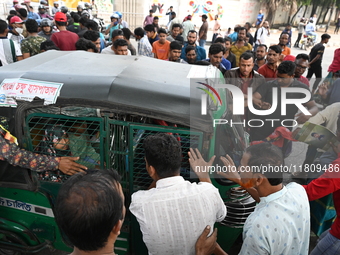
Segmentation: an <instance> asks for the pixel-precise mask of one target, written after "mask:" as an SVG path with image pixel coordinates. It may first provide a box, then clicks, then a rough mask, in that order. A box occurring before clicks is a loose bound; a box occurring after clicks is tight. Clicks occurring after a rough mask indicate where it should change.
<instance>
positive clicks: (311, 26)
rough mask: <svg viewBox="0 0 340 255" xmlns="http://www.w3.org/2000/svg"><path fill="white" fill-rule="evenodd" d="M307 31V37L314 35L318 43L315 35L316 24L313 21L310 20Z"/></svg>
mask: <svg viewBox="0 0 340 255" xmlns="http://www.w3.org/2000/svg"><path fill="white" fill-rule="evenodd" d="M305 31H306V34H307V35H312V36H313V37H314V42H316V37H317V33H315V24H314V21H313V20H312V19H310V20H309V23H308V24H307V25H306V28H305Z"/></svg>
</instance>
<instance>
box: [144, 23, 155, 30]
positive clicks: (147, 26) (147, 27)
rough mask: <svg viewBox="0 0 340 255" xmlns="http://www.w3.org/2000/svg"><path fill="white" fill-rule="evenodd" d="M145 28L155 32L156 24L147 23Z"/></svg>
mask: <svg viewBox="0 0 340 255" xmlns="http://www.w3.org/2000/svg"><path fill="white" fill-rule="evenodd" d="M144 30H145V31H147V32H155V26H154V25H152V24H149V25H146V26H145V27H144Z"/></svg>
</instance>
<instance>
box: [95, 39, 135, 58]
mask: <svg viewBox="0 0 340 255" xmlns="http://www.w3.org/2000/svg"><path fill="white" fill-rule="evenodd" d="M101 54H111V55H129V56H131V52H130V51H129V50H128V43H127V41H126V40H124V39H118V40H115V41H114V43H113V44H112V46H108V47H106V48H105V49H103V50H102V52H101Z"/></svg>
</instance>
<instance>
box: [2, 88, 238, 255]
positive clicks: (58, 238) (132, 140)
mask: <svg viewBox="0 0 340 255" xmlns="http://www.w3.org/2000/svg"><path fill="white" fill-rule="evenodd" d="M219 94H220V96H221V97H222V98H226V91H225V90H223V89H220V90H219ZM226 110H227V106H226V101H225V100H224V101H223V104H222V105H221V106H219V107H218V108H217V110H216V111H214V112H213V117H214V118H216V119H218V118H221V117H222V116H223V115H224V114H225V112H226ZM51 120H53V121H54V122H56V123H62V124H63V125H66V126H67V127H68V128H69V129H68V131H67V132H68V133H70V132H73V131H72V127H73V128H74V126H75V125H76V124H77V123H78V124H79V123H85V124H87V130H86V132H87V134H88V135H90V134H91V135H93V134H97V133H98V143H97V144H96V145H94V144H92V143H91V145H90V146H93V147H95V149H96V150H97V151H98V152H99V153H100V167H101V168H105V167H107V168H109V167H110V168H113V169H116V170H117V171H118V172H119V174H120V175H121V176H122V181H121V184H122V188H123V192H124V194H125V198H126V206H127V207H128V206H129V204H130V199H131V195H132V193H133V192H136V191H137V190H141V189H147V188H148V186H149V185H150V184H151V182H152V180H151V178H150V177H149V176H148V174H147V172H146V170H145V162H144V153H143V150H142V143H143V140H144V138H145V137H146V136H147V135H150V134H155V133H159V132H163V133H171V134H173V135H174V136H175V137H176V138H177V139H178V141H179V142H180V143H181V145H182V151H183V155H182V157H183V160H182V167H181V175H182V176H183V177H184V178H186V179H188V180H191V181H198V179H197V178H195V177H194V176H192V175H191V174H190V165H189V163H188V151H189V148H190V147H195V148H199V149H200V150H202V149H203V151H205V154H206V156H207V157H209V158H210V157H211V156H213V155H214V154H215V146H216V139H217V138H216V132H217V128H216V127H215V128H214V130H213V132H212V133H211V134H208V135H207V134H205V133H203V132H201V131H194V130H190V129H189V128H188V127H172V126H160V125H156V124H152V122H147V123H146V119H144V120H140V121H139V122H138V121H137V122H135V121H133V120H127V119H126V117H123V118H116V119H114V118H112V116H110V114H107V115H105V114H103V115H102V117H87V116H80V117H74V116H66V115H61V114H51V113H42V112H35V113H30V114H29V115H27V117H26V118H25V125H24V133H25V134H24V137H23V144H24V145H25V147H26V148H27V149H28V150H31V151H36V149H37V147H38V145H37V144H38V142H39V140H41V137H42V135H41V134H42V132H43V131H44V128H45V126H46V123H49V122H50V121H51ZM233 132H234V131H233ZM218 139H221V137H219V138H218ZM203 145H204V146H206V147H207V148H203ZM30 174H31V175H32V177H33V179H34V180H35V181H38V173H36V172H30ZM38 182H39V185H38V186H37V189H36V191H29V190H23V189H14V188H3V187H0V197H3V198H6V199H9V200H13V201H21V202H25V203H29V204H33V205H36V206H38V207H42V208H47V209H49V210H51V212H53V209H54V208H53V206H54V203H55V200H56V197H57V194H58V191H59V188H60V186H61V184H60V183H55V182H52V181H46V180H45V181H42V180H40V181H38ZM213 184H214V185H215V186H216V187H217V188H218V189H219V191H220V194H221V196H222V198H223V200H224V201H228V196H227V191H228V190H229V189H230V188H231V187H232V186H223V185H221V184H219V183H217V182H216V181H215V180H213ZM1 205H2V204H1V203H0V209H1V210H0V247H3V246H2V245H3V244H5V243H6V242H9V241H10V242H12V243H16V244H18V243H19V244H20V245H22V246H23V247H21V250H25V251H32V250H34V251H38V250H40V249H41V248H42V247H52V248H54V249H57V250H63V251H67V252H70V251H71V250H72V248H71V246H70V245H68V242H67V239H66V238H65V236H63V235H62V234H61V233H60V230H59V229H58V227H57V225H56V223H55V220H54V217H53V215H52V216H44V215H41V214H37V213H32V212H27V211H24V210H20V209H18V208H10V207H6V206H1ZM216 227H218V228H219V239H218V241H219V243H220V245H221V246H222V248H223V249H225V250H228V249H229V248H230V247H231V246H232V244H233V243H234V241H235V240H236V238H237V237H238V236H239V234H240V233H241V232H242V229H233V228H229V227H226V226H223V225H221V224H219V223H217V224H216ZM8 233H12V234H13V235H15V236H16V237H17V238H16V239H15V238H14V239H12V240H11V239H9V236H10V235H9V234H8ZM13 246H14V244H13ZM25 247H26V248H25ZM32 247H33V248H32ZM115 248H116V250H115V252H116V253H117V254H118V255H123V254H139V255H143V254H148V253H147V249H146V247H145V244H144V243H143V241H142V234H141V232H140V229H139V225H138V222H137V220H136V219H135V217H134V216H133V215H131V214H130V213H129V212H128V211H127V215H126V217H125V222H124V225H123V227H122V230H121V235H120V237H119V238H118V240H117V242H116V244H115ZM18 250H20V249H19V248H18Z"/></svg>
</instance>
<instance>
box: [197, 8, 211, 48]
mask: <svg viewBox="0 0 340 255" xmlns="http://www.w3.org/2000/svg"><path fill="white" fill-rule="evenodd" d="M207 19H208V16H207V15H205V14H203V15H202V22H203V23H202V26H201V27H200V30H199V32H198V42H199V45H200V46H201V47H203V48H204V46H205V42H206V41H207V34H208V28H209V25H208V21H207Z"/></svg>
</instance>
